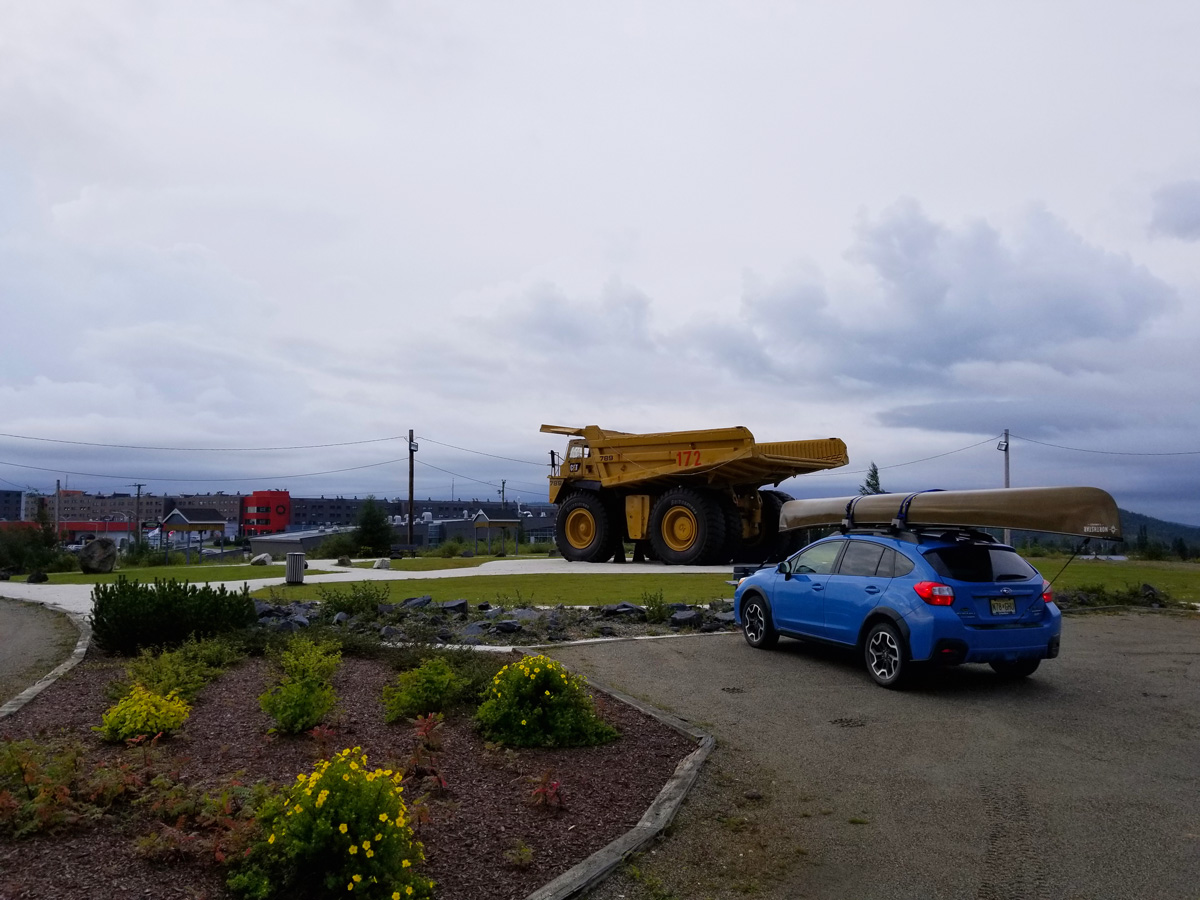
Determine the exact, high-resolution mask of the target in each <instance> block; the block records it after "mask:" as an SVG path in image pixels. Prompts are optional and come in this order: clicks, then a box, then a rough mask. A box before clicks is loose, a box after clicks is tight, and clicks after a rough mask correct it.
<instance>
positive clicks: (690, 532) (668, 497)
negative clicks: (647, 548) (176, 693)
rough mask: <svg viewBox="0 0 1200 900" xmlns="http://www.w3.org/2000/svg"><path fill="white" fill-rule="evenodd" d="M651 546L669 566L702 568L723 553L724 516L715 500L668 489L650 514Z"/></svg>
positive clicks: (677, 488)
mask: <svg viewBox="0 0 1200 900" xmlns="http://www.w3.org/2000/svg"><path fill="white" fill-rule="evenodd" d="M650 544H651V546H652V547H653V548H654V552H655V553H656V554H658V558H659V559H661V560H662V561H663V562H664V563H666V564H667V565H669V566H703V565H708V564H710V563H714V564H715V561H716V560H719V559H720V558H721V554H722V552H723V551H724V549H725V515H724V513H723V512H722V511H721V507H720V504H719V503H718V502H717V500H716V498H715V497H712V496H711V495H709V494H705V493H703V492H701V491H696V490H693V489H691V488H685V487H676V488H671V489H670V490H669V491H667V492H666V493H665V494H663V495H662V496H661V497H659V498H658V500H657V501H656V502H655V504H654V508H653V509H651V510H650Z"/></svg>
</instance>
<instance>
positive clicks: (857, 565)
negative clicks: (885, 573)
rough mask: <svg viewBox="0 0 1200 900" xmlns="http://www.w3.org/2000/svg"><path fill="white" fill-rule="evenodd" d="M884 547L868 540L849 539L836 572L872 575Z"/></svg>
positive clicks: (869, 576)
mask: <svg viewBox="0 0 1200 900" xmlns="http://www.w3.org/2000/svg"><path fill="white" fill-rule="evenodd" d="M886 549H887V548H886V547H884V546H883V545H882V544H873V543H871V542H870V541H850V543H849V544H847V545H846V552H845V553H843V554H842V562H841V565H839V566H838V574H839V575H858V576H860V577H867V578H871V577H874V576H875V575H876V573H877V570H878V568H879V561H880V557H882V556H883V551H884V550H886Z"/></svg>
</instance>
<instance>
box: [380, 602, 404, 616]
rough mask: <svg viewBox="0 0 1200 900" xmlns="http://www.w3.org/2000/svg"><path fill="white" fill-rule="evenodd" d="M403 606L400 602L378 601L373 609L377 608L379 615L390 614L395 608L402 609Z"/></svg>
mask: <svg viewBox="0 0 1200 900" xmlns="http://www.w3.org/2000/svg"><path fill="white" fill-rule="evenodd" d="M403 606H404V604H402V603H380V604H378V605H377V606H376V607H375V609H376V610H378V612H379V614H380V615H381V616H390V615H391V614H392V613H394V612H395V611H396V610H398V609H402V608H403Z"/></svg>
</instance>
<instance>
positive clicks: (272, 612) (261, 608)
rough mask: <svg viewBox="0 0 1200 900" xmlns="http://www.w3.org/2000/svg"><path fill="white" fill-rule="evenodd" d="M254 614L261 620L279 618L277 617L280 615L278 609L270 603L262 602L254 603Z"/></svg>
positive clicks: (256, 601)
mask: <svg viewBox="0 0 1200 900" xmlns="http://www.w3.org/2000/svg"><path fill="white" fill-rule="evenodd" d="M254 612H255V614H256V615H258V616H259V617H260V618H261V617H262V616H277V615H279V610H278V609H276V608H275V607H274V606H272V605H271V604H270V603H265V602H263V601H262V600H255V601H254Z"/></svg>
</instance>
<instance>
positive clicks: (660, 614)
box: [642, 589, 671, 625]
mask: <svg viewBox="0 0 1200 900" xmlns="http://www.w3.org/2000/svg"><path fill="white" fill-rule="evenodd" d="M642 605H643V606H644V607H646V621H647V622H649V623H650V624H651V625H661V624H662V623H663V622H665V621H667V619H669V618H671V607H670V606H668V605H667V602H666V601H665V600H664V599H663V592H662V590H661V589H659V590H657V591H655V592H654V593H650V592H649V591H642Z"/></svg>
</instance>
